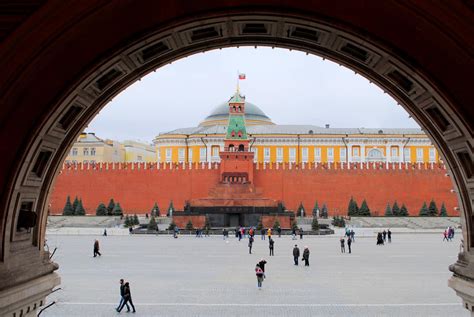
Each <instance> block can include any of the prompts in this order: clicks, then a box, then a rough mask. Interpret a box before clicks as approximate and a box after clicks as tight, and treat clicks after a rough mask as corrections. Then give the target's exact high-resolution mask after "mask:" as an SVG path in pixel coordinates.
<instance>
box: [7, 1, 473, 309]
mask: <svg viewBox="0 0 474 317" xmlns="http://www.w3.org/2000/svg"><path fill="white" fill-rule="evenodd" d="M239 4H240V6H239ZM225 5H226V4H225V3H222V2H220V1H217V0H211V1H206V2H204V3H202V4H200V5H199V6H194V5H192V4H188V3H184V2H183V3H179V4H173V5H169V4H162V3H157V2H154V1H149V2H143V3H142V4H141V5H140V6H136V5H134V3H132V1H130V2H124V3H123V4H122V7H121V8H122V10H117V9H116V7H115V6H114V5H113V4H104V3H102V2H100V1H98V0H91V1H88V2H87V3H85V2H83V3H79V2H78V3H74V4H71V5H70V6H67V7H63V6H59V5H57V3H55V2H50V3H45V4H43V5H42V7H41V10H39V9H38V10H37V11H36V12H35V13H34V14H32V15H30V14H25V21H22V23H21V25H20V26H18V27H17V29H16V30H15V32H13V31H11V32H10V33H9V34H8V32H7V33H6V35H5V39H4V41H3V42H2V44H1V45H2V46H1V47H0V56H1V57H2V58H0V67H1V69H2V74H1V75H0V85H1V87H2V89H1V92H0V95H1V96H2V98H1V99H0V100H2V107H1V110H0V122H1V125H0V126H1V127H2V129H1V130H0V136H1V137H2V140H4V146H5V148H7V149H8V151H4V155H3V156H2V162H3V163H4V164H2V166H1V167H0V186H1V188H2V189H3V190H2V194H1V196H0V233H1V237H2V238H1V245H0V274H1V276H8V277H10V278H9V279H5V283H4V284H3V290H11V289H13V288H14V287H16V286H19V285H21V283H27V282H28V283H29V282H31V281H32V280H35V279H36V280H38V279H40V278H43V277H45V276H50V277H51V276H52V275H51V274H50V273H51V272H53V271H54V270H55V269H56V268H57V266H56V265H55V264H54V263H51V262H50V261H48V260H45V254H44V251H43V248H42V244H43V241H44V235H45V227H46V217H47V209H48V192H49V189H50V187H51V185H52V183H53V181H54V178H55V176H56V174H57V173H58V172H59V167H60V165H61V163H62V161H63V159H64V158H65V156H66V152H67V151H68V150H69V147H70V145H71V144H72V143H73V142H74V140H75V139H76V136H77V135H78V134H79V133H80V132H81V131H82V129H83V127H84V126H85V125H86V124H87V123H88V122H89V121H90V120H91V119H92V118H93V117H94V116H95V115H96V114H97V113H98V111H99V110H100V109H101V108H102V107H103V106H105V105H106V104H107V102H108V101H109V100H110V99H111V98H113V97H114V96H115V95H116V94H118V93H119V92H120V91H121V90H123V89H125V88H126V87H127V86H129V85H130V84H131V83H133V82H135V81H136V80H139V79H140V78H141V77H142V76H144V75H146V74H147V73H149V72H150V71H152V70H154V69H156V68H158V67H160V66H162V65H165V64H167V63H170V62H172V61H174V60H177V59H179V58H181V57H184V56H187V55H191V54H194V53H198V52H202V51H205V50H209V49H216V48H222V47H227V46H239V45H268V46H272V47H274V46H278V47H283V48H288V49H295V50H301V51H304V52H306V53H308V54H316V55H319V56H322V57H324V58H328V59H331V60H333V61H336V62H338V63H340V64H341V65H344V66H346V67H348V68H350V69H352V70H354V71H355V72H358V73H360V74H362V75H363V76H365V77H367V78H369V79H370V80H371V81H373V82H374V83H375V84H377V85H379V86H380V87H382V88H383V89H384V90H385V91H386V92H387V93H389V94H390V95H391V96H392V97H394V98H395V99H396V100H397V101H398V102H399V103H400V104H401V105H402V106H403V107H405V109H407V111H408V112H409V113H410V114H411V115H412V116H413V117H414V118H415V119H416V121H417V122H418V123H420V125H421V126H422V127H423V128H424V130H425V131H426V132H427V133H428V135H429V136H430V137H431V139H432V141H433V142H434V143H435V144H436V145H437V146H438V148H439V150H440V153H441V154H442V156H443V159H444V161H445V162H446V163H447V165H448V167H449V172H448V173H449V175H450V176H451V177H452V179H453V182H454V186H455V190H456V192H457V195H458V198H459V201H460V205H459V208H460V210H461V215H462V224H463V237H464V250H463V252H462V253H461V254H460V256H459V261H458V262H457V263H456V265H454V266H452V267H451V270H452V271H453V272H454V276H453V278H452V279H451V286H453V287H454V288H455V289H456V290H457V291H458V292H459V293H458V294H460V295H461V296H463V293H462V290H461V289H462V288H463V287H461V286H462V283H468V284H467V285H469V286H471V287H472V284H471V282H462V281H472V280H473V279H474V268H473V266H474V264H473V263H474V250H473V249H474V230H473V228H472V226H473V204H474V168H473V166H474V163H473V161H474V159H473V158H474V154H473V147H474V133H473V131H474V127H473V121H472V116H473V109H472V108H471V103H472V96H473V95H472V91H471V87H470V84H469V83H470V81H469V79H470V75H471V74H472V72H473V66H472V65H473V63H472V51H473V50H474V44H473V42H474V41H473V35H472V34H474V30H473V28H474V27H473V25H472V21H473V20H474V13H473V12H472V10H470V9H469V8H468V7H467V6H468V5H467V4H464V3H463V2H456V3H449V4H437V3H436V4H434V3H420V2H417V1H406V2H404V3H400V2H398V1H390V0H387V1H383V2H380V1H373V2H372V5H373V8H372V9H373V10H370V9H369V6H368V5H367V6H360V7H359V6H357V5H354V6H353V8H352V10H350V11H347V10H346V11H344V12H343V11H341V10H340V8H339V7H338V4H337V3H334V2H327V3H325V5H324V6H322V5H320V4H319V3H318V2H314V3H313V2H304V1H302V2H299V1H291V0H282V1H263V0H256V1H252V3H251V4H249V3H247V2H246V1H244V0H237V1H236V2H235V6H234V7H233V8H232V9H229V8H227V7H226V6H225ZM446 11H449V12H450V14H449V15H446V14H445V12H446ZM149 12H160V14H159V15H152V14H149ZM375 12H376V14H375ZM51 16H56V17H57V19H54V21H53V20H51V19H50V17H51ZM26 17H28V18H26ZM400 19H402V20H404V21H405V22H406V23H405V24H404V25H401V26H399V29H397V32H391V31H390V30H389V28H387V26H386V24H384V23H385V21H390V20H400ZM109 20H115V21H121V23H122V28H121V30H122V32H116V30H115V29H114V28H113V26H112V25H108V24H107V21H109ZM412 25H417V28H416V29H415V28H411V27H410V26H412ZM250 26H251V27H250ZM84 37H87V38H88V49H87V50H86V51H84V50H83V45H84V44H83V42H82V41H81V39H83V38H84ZM445 65H449V66H450V67H446V66H445ZM45 70H47V71H45ZM25 92H28V93H27V94H25ZM20 210H26V211H34V212H36V213H37V215H38V219H39V222H38V223H37V224H36V226H34V228H33V230H31V231H30V232H29V233H28V235H23V234H21V233H18V232H17V231H16V227H17V223H18V221H19V219H18V218H19V217H21V215H22V213H21V212H20ZM20 222H22V221H20ZM19 248H21V250H22V254H21V256H20V255H18V253H15V250H18V249H19ZM25 254H27V255H28V261H25ZM26 262H28V264H26ZM48 274H49V275H48ZM54 279H57V277H54ZM48 283H49V284H48ZM54 283H55V282H54V281H53V277H51V278H50V279H49V280H48V281H47V282H44V283H43V284H41V285H43V286H42V287H43V288H42V289H41V291H40V290H38V294H42V295H38V296H36V297H35V296H32V297H31V298H30V299H29V300H30V301H33V300H36V299H37V298H40V297H41V296H44V294H45V293H47V292H48V291H47V290H48V287H49V288H52V285H53V286H54ZM458 285H461V286H460V287H458ZM18 298H19V299H18V301H19V303H20V302H21V300H22V298H21V296H19V297H18ZM463 298H464V300H465V303H466V305H467V307H468V308H469V309H471V308H472V302H471V301H470V299H469V298H468V297H463ZM471 298H472V297H471ZM23 299H24V298H23ZM24 300H26V299H24ZM23 304H25V303H22V304H21V305H23ZM0 305H1V304H0ZM21 305H20V306H21ZM25 305H26V304H25ZM17 306H18V305H17ZM20 306H18V307H20ZM23 306H24V305H23ZM23 306H22V307H23ZM2 309H3V307H1V306H0V313H3V312H4V311H2Z"/></svg>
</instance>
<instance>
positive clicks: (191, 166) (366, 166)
mask: <svg viewBox="0 0 474 317" xmlns="http://www.w3.org/2000/svg"><path fill="white" fill-rule="evenodd" d="M219 168H220V163H217V162H201V163H197V162H196V163H184V162H183V163H172V162H169V163H146V162H137V163H130V162H129V163H84V164H83V163H77V164H67V163H64V164H63V166H62V170H74V171H83V170H94V171H117V170H137V171H146V170H155V171H166V170H177V171H179V170H218V169H219ZM254 168H255V170H258V171H260V172H262V171H268V170H293V171H298V170H315V171H318V170H392V171H393V170H446V165H444V164H440V163H408V162H406V163H402V162H399V163H382V162H355V163H338V162H337V163H299V164H296V163H254Z"/></svg>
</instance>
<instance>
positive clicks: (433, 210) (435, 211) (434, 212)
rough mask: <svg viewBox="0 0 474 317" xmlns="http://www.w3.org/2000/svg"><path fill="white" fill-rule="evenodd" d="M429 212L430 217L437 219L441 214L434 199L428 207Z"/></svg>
mask: <svg viewBox="0 0 474 317" xmlns="http://www.w3.org/2000/svg"><path fill="white" fill-rule="evenodd" d="M428 211H429V214H430V217H436V216H438V214H439V210H438V207H437V206H436V203H435V201H434V200H433V199H431V201H430V206H429V207H428Z"/></svg>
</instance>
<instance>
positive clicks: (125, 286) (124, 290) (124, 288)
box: [115, 278, 136, 313]
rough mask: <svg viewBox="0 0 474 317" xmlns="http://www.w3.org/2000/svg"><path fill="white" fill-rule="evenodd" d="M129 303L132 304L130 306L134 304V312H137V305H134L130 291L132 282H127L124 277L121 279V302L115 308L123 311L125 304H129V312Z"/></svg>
mask: <svg viewBox="0 0 474 317" xmlns="http://www.w3.org/2000/svg"><path fill="white" fill-rule="evenodd" d="M128 304H130V306H132V308H133V311H132V312H133V313H135V312H136V310H135V306H134V305H133V301H132V293H131V292H130V283H129V282H125V281H124V280H123V278H122V279H120V303H119V305H118V306H117V308H115V310H116V311H118V312H119V313H120V312H121V311H122V309H123V308H124V307H125V306H127V312H130V306H128Z"/></svg>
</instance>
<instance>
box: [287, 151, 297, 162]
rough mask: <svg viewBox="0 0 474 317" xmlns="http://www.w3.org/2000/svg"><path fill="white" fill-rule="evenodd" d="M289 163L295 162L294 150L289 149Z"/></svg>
mask: <svg viewBox="0 0 474 317" xmlns="http://www.w3.org/2000/svg"><path fill="white" fill-rule="evenodd" d="M289 161H290V162H292V163H293V162H296V148H294V147H290V159H289Z"/></svg>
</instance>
